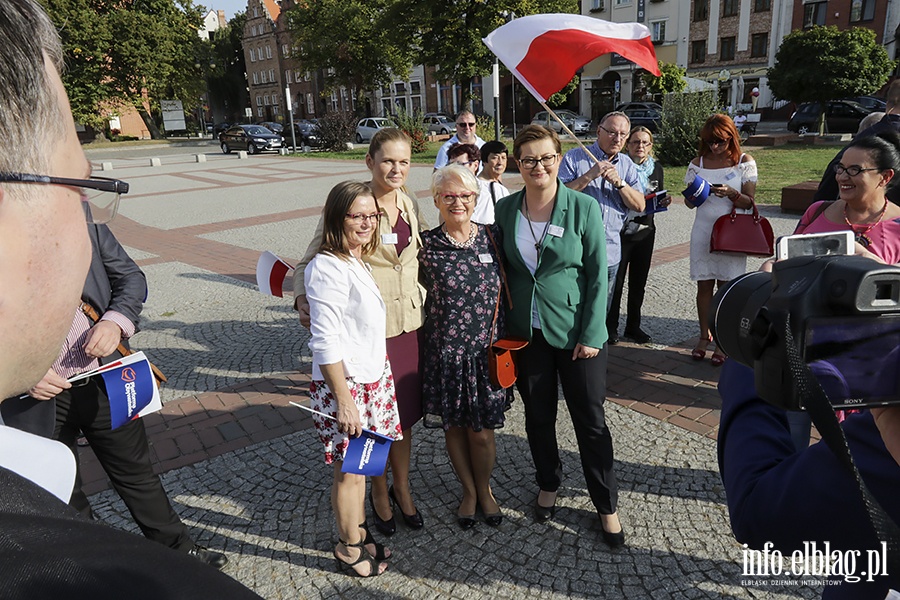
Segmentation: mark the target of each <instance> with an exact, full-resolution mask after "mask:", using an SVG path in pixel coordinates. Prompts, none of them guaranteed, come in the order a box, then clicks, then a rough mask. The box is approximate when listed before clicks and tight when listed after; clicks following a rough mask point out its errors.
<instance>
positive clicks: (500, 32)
mask: <svg viewBox="0 0 900 600" xmlns="http://www.w3.org/2000/svg"><path fill="white" fill-rule="evenodd" d="M483 41H484V43H485V44H486V45H487V47H488V48H490V49H491V51H492V52H493V53H494V54H496V55H497V58H499V59H500V60H501V61H502V62H503V64H504V65H506V67H507V68H508V69H509V70H510V71H512V73H513V74H514V75H515V76H516V78H517V79H518V80H519V81H521V82H522V84H523V85H524V86H525V87H526V88H528V91H530V92H531V93H532V94H533V95H534V97H535V98H537V99H538V100H539V101H541V102H546V101H547V98H549V97H550V96H552V95H553V94H555V93H556V92H558V91H559V90H561V89H563V88H564V87H565V86H566V85H567V84H568V83H569V82H570V81H571V80H572V77H574V76H575V72H576V71H578V69H580V68H581V67H583V66H584V65H586V64H587V63H589V62H591V61H592V60H594V59H595V58H597V57H598V56H602V55H603V54H608V53H610V52H617V53H619V54H620V55H622V56H623V57H624V58H627V59H628V60H630V61H631V62H633V63H636V64H637V65H638V66H640V67H643V68H645V69H647V70H648V71H650V72H651V73H653V74H654V75H656V76H657V77H659V75H660V72H659V67H658V65H657V62H656V51H655V50H654V49H653V42H651V41H650V30H649V29H647V27H645V26H644V25H641V24H640V23H610V22H608V21H602V20H600V19H594V18H593V17H586V16H584V15H570V14H546V15H531V16H528V17H522V18H519V19H514V20H512V21H510V22H509V23H507V24H506V25H503V26H502V27H498V28H497V29H495V30H494V31H492V32H491V33H490V34H489V35H488V36H487V37H486V38H484V40H483Z"/></svg>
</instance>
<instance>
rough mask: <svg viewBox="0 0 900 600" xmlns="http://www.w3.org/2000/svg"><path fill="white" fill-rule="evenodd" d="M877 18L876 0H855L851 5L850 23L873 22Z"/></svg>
mask: <svg viewBox="0 0 900 600" xmlns="http://www.w3.org/2000/svg"><path fill="white" fill-rule="evenodd" d="M874 18H875V0H853V2H851V3H850V22H851V23H858V22H859V21H871V20H872V19H874Z"/></svg>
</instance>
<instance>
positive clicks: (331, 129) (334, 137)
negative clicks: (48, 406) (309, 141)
mask: <svg viewBox="0 0 900 600" xmlns="http://www.w3.org/2000/svg"><path fill="white" fill-rule="evenodd" d="M357 121H358V119H357V118H356V117H355V116H354V115H353V113H349V112H330V113H328V114H326V115H325V116H324V117H322V118H321V119H319V125H318V131H319V135H320V137H321V138H322V147H323V148H324V149H325V150H332V151H335V152H341V151H344V150H346V149H347V142H349V141H350V140H352V139H353V135H354V134H355V133H356V123H357Z"/></svg>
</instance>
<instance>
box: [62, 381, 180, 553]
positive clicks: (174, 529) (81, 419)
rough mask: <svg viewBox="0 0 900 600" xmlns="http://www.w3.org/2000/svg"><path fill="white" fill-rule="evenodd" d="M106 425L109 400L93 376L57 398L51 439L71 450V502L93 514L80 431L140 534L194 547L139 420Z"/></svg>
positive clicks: (165, 542)
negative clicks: (155, 469) (83, 474)
mask: <svg viewBox="0 0 900 600" xmlns="http://www.w3.org/2000/svg"><path fill="white" fill-rule="evenodd" d="M110 424H111V420H110V413H109V399H108V398H107V397H106V391H105V389H104V388H103V386H102V383H101V384H98V383H97V378H95V377H92V378H90V379H89V380H87V383H86V384H85V385H81V386H77V385H76V386H73V387H72V388H70V389H68V390H66V391H64V392H63V393H61V394H60V395H58V396H57V397H56V430H55V431H54V434H53V438H54V439H57V440H59V441H60V442H62V443H63V444H65V445H66V446H68V447H69V449H70V450H72V453H73V454H74V455H75V461H76V464H78V471H77V472H76V474H75V490H74V491H73V492H72V499H71V500H70V501H69V504H70V505H71V506H72V507H74V508H75V509H77V510H79V511H80V512H81V513H82V514H84V515H85V516H87V517H93V515H92V513H91V505H90V502H88V499H87V496H86V495H85V494H84V492H83V491H82V489H81V484H82V482H81V466H80V464H79V463H78V448H77V447H76V440H77V438H78V432H79V431H80V432H81V433H82V434H84V437H86V438H87V440H88V442H89V443H90V445H91V449H93V451H94V454H95V455H96V456H97V460H99V461H100V465H101V466H102V467H103V470H104V471H106V474H107V475H108V476H109V479H110V481H111V482H112V484H113V487H114V488H115V490H116V492H118V494H119V496H121V497H122V500H123V501H124V502H125V505H126V506H127V507H128V510H129V511H130V512H131V516H132V517H133V518H134V520H135V522H136V523H137V524H138V527H140V528H141V531H142V532H143V534H144V536H145V537H146V538H147V539H150V540H153V541H154V542H159V543H160V544H163V545H165V546H168V547H170V548H174V549H175V550H182V551H185V552H186V551H187V550H189V549H190V548H191V547H193V545H194V541H193V540H192V539H191V537H190V534H189V533H188V531H187V528H186V527H185V525H184V523H182V522H181V519H180V518H179V517H178V515H177V514H176V513H175V510H174V509H173V508H172V505H171V504H170V503H169V497H168V496H167V495H166V490H165V489H163V486H162V482H161V481H160V479H159V475H157V474H156V473H154V472H153V465H152V463H151V462H150V446H149V445H148V442H147V432H146V430H145V429H144V422H143V420H142V419H136V420H134V421H131V422H129V423H126V424H125V425H122V426H121V427H119V428H117V429H111V428H110Z"/></svg>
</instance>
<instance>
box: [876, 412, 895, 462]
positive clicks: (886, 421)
mask: <svg viewBox="0 0 900 600" xmlns="http://www.w3.org/2000/svg"><path fill="white" fill-rule="evenodd" d="M870 410H871V412H872V417H873V418H874V419H875V425H876V426H877V427H878V431H879V432H880V433H881V439H882V440H884V446H885V447H886V448H887V449H888V452H890V453H891V456H893V457H894V460H895V461H896V462H897V464H898V465H900V406H887V407H882V408H872V409H870Z"/></svg>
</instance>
